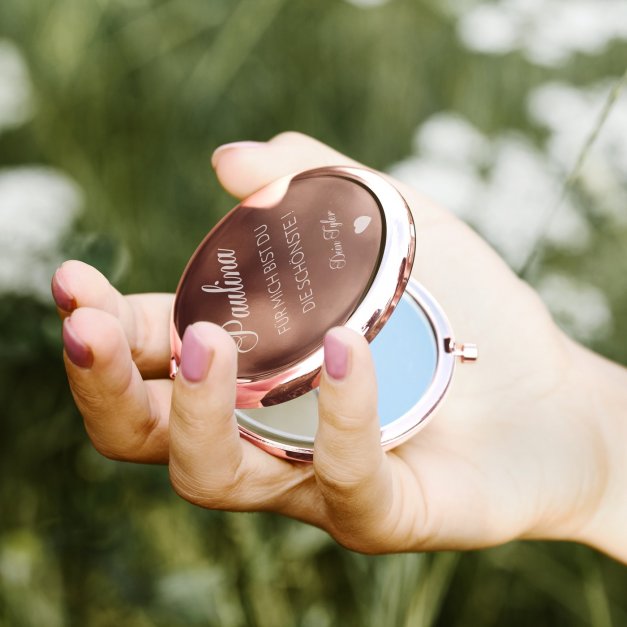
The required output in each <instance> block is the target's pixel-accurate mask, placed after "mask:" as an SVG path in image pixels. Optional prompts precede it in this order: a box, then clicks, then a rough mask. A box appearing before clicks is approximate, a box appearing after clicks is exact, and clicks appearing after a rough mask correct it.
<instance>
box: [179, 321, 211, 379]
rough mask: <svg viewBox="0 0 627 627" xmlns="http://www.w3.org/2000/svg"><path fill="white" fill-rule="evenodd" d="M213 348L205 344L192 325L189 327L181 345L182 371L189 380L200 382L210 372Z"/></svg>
mask: <svg viewBox="0 0 627 627" xmlns="http://www.w3.org/2000/svg"><path fill="white" fill-rule="evenodd" d="M212 358H213V349H212V348H211V347H210V346H206V345H205V344H203V342H202V340H201V339H200V337H198V335H197V334H196V332H195V331H194V328H193V327H192V326H189V327H187V329H186V330H185V334H184V335H183V346H182V347H181V372H182V373H183V376H184V377H185V379H187V381H190V382H191V383H198V382H199V381H202V380H203V379H204V378H205V377H206V376H207V373H208V372H209V366H210V365H211V360H212Z"/></svg>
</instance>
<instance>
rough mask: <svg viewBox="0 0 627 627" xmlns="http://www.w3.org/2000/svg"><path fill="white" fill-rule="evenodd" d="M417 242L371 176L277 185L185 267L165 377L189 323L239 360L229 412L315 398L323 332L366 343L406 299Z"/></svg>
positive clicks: (390, 190) (393, 200) (407, 219)
mask: <svg viewBox="0 0 627 627" xmlns="http://www.w3.org/2000/svg"><path fill="white" fill-rule="evenodd" d="M414 242H415V233H414V226H413V221H412V218H411V214H410V212H409V208H408V207H407V204H406V203H405V201H404V199H403V197H402V196H401V195H400V193H399V192H398V191H397V190H396V188H394V187H393V186H392V185H391V184H390V183H388V182H387V181H386V180H385V179H384V178H383V177H381V176H380V175H378V174H376V173H374V172H372V171H370V170H367V169H364V168H357V167H345V166H338V167H326V168H319V169H316V170H308V171H305V172H301V173H298V174H295V175H291V176H288V177H284V178H282V179H279V180H277V181H275V182H273V183H271V184H270V185H268V186H266V187H264V188H263V189H261V190H259V191H258V192H256V193H255V194H253V195H252V196H250V197H249V198H247V199H245V200H244V201H242V202H241V203H240V204H239V205H237V206H236V207H235V208H234V209H233V210H231V211H230V212H229V213H228V214H227V215H226V216H225V217H224V218H223V219H222V220H221V221H220V222H219V223H218V224H217V225H216V226H215V227H214V228H213V229H212V230H211V232H210V233H209V234H208V235H207V236H206V237H205V239H204V240H203V241H202V242H201V244H200V246H199V247H198V248H197V250H196V252H195V253H194V255H193V256H192V258H191V259H190V261H189V263H188V265H187V267H186V269H185V271H184V272H183V275H182V277H181V280H180V282H179V286H178V288H177V291H176V298H175V302H174V308H173V313H172V325H171V341H172V374H173V375H174V374H175V373H176V370H177V368H178V363H179V359H180V349H181V337H182V336H183V333H184V331H185V328H186V327H187V326H188V325H189V324H192V323H194V322H197V321H200V320H207V321H210V322H214V323H216V324H218V325H220V326H222V327H223V328H224V329H225V330H226V331H227V332H228V333H229V334H230V335H231V337H232V338H233V340H234V341H235V344H236V346H237V350H238V391H237V406H238V407H240V408H246V407H249V408H250V407H262V406H268V405H274V404H277V403H281V402H284V401H287V400H290V399H292V398H295V397H297V396H299V395H301V394H304V393H306V392H308V391H310V390H311V389H313V388H315V387H316V386H317V384H318V375H319V371H320V367H321V365H322V361H323V351H322V341H323V338H324V334H325V333H326V331H327V330H328V329H330V328H331V327H334V326H338V325H345V326H348V327H350V328H353V329H355V330H357V331H358V332H360V333H362V334H363V335H364V336H365V337H366V338H367V339H368V341H371V340H372V339H373V338H374V337H375V336H376V334H377V333H378V332H379V330H380V329H381V328H382V326H383V324H385V322H386V320H387V319H388V318H389V316H390V315H391V313H392V311H393V310H394V307H395V306H396V304H397V303H398V301H399V299H400V297H401V296H402V294H403V291H404V289H405V286H406V284H407V281H408V279H409V275H410V272H411V267H412V263H413V258H414Z"/></svg>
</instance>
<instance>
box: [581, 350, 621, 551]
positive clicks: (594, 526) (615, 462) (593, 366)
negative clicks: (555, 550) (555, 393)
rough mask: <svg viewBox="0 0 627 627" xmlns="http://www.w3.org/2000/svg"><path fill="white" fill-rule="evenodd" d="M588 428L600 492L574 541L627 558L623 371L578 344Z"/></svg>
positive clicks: (616, 365)
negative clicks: (598, 451) (596, 448)
mask: <svg viewBox="0 0 627 627" xmlns="http://www.w3.org/2000/svg"><path fill="white" fill-rule="evenodd" d="M578 348H579V351H580V352H581V353H582V354H583V357H584V359H585V364H586V367H585V376H586V378H587V381H588V384H587V386H586V391H587V396H588V400H587V403H586V410H587V414H588V420H589V422H590V425H591V427H593V428H595V429H596V431H597V432H598V433H599V435H600V439H601V442H602V444H603V460H602V463H600V464H599V475H602V476H600V477H598V478H600V479H602V481H601V486H600V490H601V491H600V493H599V494H598V496H597V497H596V499H595V500H594V501H593V502H592V503H591V504H590V506H589V509H590V512H589V516H588V520H587V521H586V523H585V524H583V525H582V526H581V527H580V528H579V529H578V530H576V532H575V533H574V534H573V537H572V539H573V540H576V541H578V542H582V543H584V544H589V545H591V546H593V547H595V548H597V549H599V550H601V551H604V552H606V553H608V554H610V555H612V556H613V557H615V558H616V559H619V560H621V561H623V562H627V533H626V531H625V530H626V529H627V370H626V369H625V368H623V367H622V366H619V365H618V364H615V363H612V362H610V361H608V360H606V359H604V358H603V357H600V356H599V355H596V354H594V353H591V352H589V351H587V350H585V349H582V348H581V347H578Z"/></svg>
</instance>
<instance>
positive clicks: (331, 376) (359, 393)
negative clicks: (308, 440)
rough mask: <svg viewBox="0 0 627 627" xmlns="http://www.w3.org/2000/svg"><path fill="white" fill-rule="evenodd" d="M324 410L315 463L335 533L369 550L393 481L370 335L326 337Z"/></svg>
mask: <svg viewBox="0 0 627 627" xmlns="http://www.w3.org/2000/svg"><path fill="white" fill-rule="evenodd" d="M319 414H320V415H319V425H318V432H317V434H316V440H315V445H314V467H315V471H316V478H317V481H318V484H319V487H320V490H321V492H322V494H323V496H324V498H325V501H326V503H327V507H328V509H329V513H330V515H331V519H332V520H334V521H335V526H336V529H335V530H334V532H335V533H334V535H335V536H336V537H337V538H338V539H339V540H340V541H341V542H343V543H344V544H347V545H351V546H356V548H361V549H362V550H364V547H363V546H358V545H359V539H362V540H363V539H368V538H370V537H372V535H373V533H376V529H377V527H378V526H380V525H378V524H377V523H378V522H380V521H381V520H382V519H383V518H384V517H385V516H386V514H387V513H388V512H389V510H390V507H391V502H392V490H391V486H392V481H391V472H390V468H389V464H388V461H387V459H386V456H385V454H384V452H383V449H382V448H381V428H380V425H379V418H378V413H377V385H376V377H375V370H374V364H373V361H372V356H371V354H370V350H369V347H368V343H367V342H366V340H365V339H364V338H363V337H362V336H361V335H359V334H358V333H356V332H355V331H352V330H350V329H348V328H345V327H337V328H335V329H332V330H331V331H329V332H328V333H327V335H326V337H325V340H324V368H323V371H322V377H321V381H320V397H319ZM354 542H357V545H354ZM365 550H367V547H365Z"/></svg>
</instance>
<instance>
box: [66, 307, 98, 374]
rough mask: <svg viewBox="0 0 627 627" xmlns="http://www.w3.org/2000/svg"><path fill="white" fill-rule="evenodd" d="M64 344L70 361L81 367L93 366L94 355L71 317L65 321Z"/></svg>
mask: <svg viewBox="0 0 627 627" xmlns="http://www.w3.org/2000/svg"><path fill="white" fill-rule="evenodd" d="M63 345H64V346H65V352H66V353H67V356H68V357H69V358H70V361H71V362H72V363H73V364H75V365H76V366H78V367H79V368H91V367H92V365H93V363H94V355H93V353H92V352H91V348H89V346H87V344H85V342H83V340H82V339H81V338H80V337H79V336H78V334H77V333H76V331H75V330H74V328H73V327H72V321H71V318H66V319H65V320H64V321H63Z"/></svg>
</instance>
